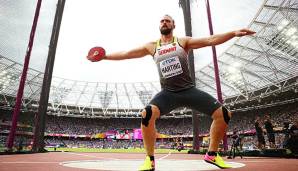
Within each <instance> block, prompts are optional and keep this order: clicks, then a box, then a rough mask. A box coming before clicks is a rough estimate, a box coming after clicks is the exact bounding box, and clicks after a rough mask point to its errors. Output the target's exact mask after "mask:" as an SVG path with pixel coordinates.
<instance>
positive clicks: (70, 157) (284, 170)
mask: <svg viewBox="0 0 298 171" xmlns="http://www.w3.org/2000/svg"><path fill="white" fill-rule="evenodd" d="M161 157H163V158H164V159H183V160H195V159H200V160H202V159H203V156H202V155H198V154H171V155H168V156H166V154H157V155H156V157H155V158H156V159H159V158H161ZM109 158H113V159H143V158H144V154H134V153H130V154H127V153H67V152H52V153H38V154H16V155H0V170H1V171H70V170H71V171H73V170H75V171H79V170H80V171H83V170H85V171H86V170H87V169H76V168H70V167H64V166H61V165H60V164H59V163H61V162H66V161H77V160H101V159H109ZM226 161H233V162H239V163H244V164H245V165H246V166H244V167H241V168H237V169H225V170H226V171H229V170H237V171H267V170H268V171H298V159H284V158H259V157H245V158H243V159H240V158H236V159H233V160H232V159H226ZM157 167H158V166H157ZM136 169H137V168H136ZM198 169H199V168H198ZM89 170H90V169H89Z"/></svg>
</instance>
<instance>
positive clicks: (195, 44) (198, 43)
mask: <svg viewBox="0 0 298 171" xmlns="http://www.w3.org/2000/svg"><path fill="white" fill-rule="evenodd" d="M255 33H256V32H254V31H252V30H249V29H240V30H236V31H231V32H227V33H223V34H216V35H212V36H210V37H206V38H192V37H187V38H186V39H185V48H186V49H188V50H190V49H198V48H202V47H206V46H215V45H219V44H222V43H224V42H226V41H228V40H230V39H232V38H234V37H242V36H247V35H252V34H255Z"/></svg>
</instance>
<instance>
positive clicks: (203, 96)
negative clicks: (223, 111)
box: [184, 87, 221, 115]
mask: <svg viewBox="0 0 298 171" xmlns="http://www.w3.org/2000/svg"><path fill="white" fill-rule="evenodd" d="M184 97H185V98H186V100H185V102H186V104H185V105H187V106H188V107H190V108H192V109H195V110H197V111H199V112H202V113H205V114H209V115H211V114H212V113H213V112H214V111H215V110H216V109H218V108H219V107H221V104H220V103H219V102H218V101H217V100H216V99H215V98H214V97H213V96H211V95H210V94H208V93H206V92H204V91H201V90H199V89H197V88H195V87H194V88H192V89H190V91H188V92H187V95H185V96H184Z"/></svg>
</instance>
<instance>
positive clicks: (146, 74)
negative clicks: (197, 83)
mask: <svg viewBox="0 0 298 171" xmlns="http://www.w3.org/2000/svg"><path fill="white" fill-rule="evenodd" d="M261 4H262V1H260V0H241V1H240V0H221V1H219V0H210V6H211V12H212V19H213V27H214V33H215V34H216V33H223V32H227V31H231V30H236V29H240V28H244V27H247V26H248V25H249V23H250V22H251V21H252V19H253V17H254V16H255V14H256V13H257V11H258V9H259V8H260V6H261ZM191 10H192V22H193V36H194V37H207V36H209V30H208V23H207V16H206V7H205V0H193V2H192V9H191ZM164 14H169V15H171V16H172V17H173V18H174V19H175V22H176V28H175V30H174V35H176V36H178V37H183V36H185V31H184V21H183V12H182V9H181V8H179V5H178V0H126V1H122V0H105V1H99V0H88V1H82V0H71V1H66V4H65V8H64V13H63V19H62V23H61V29H60V35H59V41H58V46H57V51H56V58H55V65H54V73H53V75H54V76H56V77H61V78H66V79H72V80H82V81H90V82H147V81H158V80H159V77H158V72H157V68H156V65H155V63H154V61H153V60H152V57H151V56H145V57H143V58H138V59H129V60H122V61H105V60H103V61H100V62H90V61H88V60H87V59H86V55H87V53H88V50H89V49H90V48H92V47H94V46H101V47H103V48H105V50H106V52H107V53H110V52H116V51H123V50H129V49H131V48H135V47H138V46H142V45H144V44H145V43H147V42H150V41H155V40H157V39H159V37H160V32H159V21H160V18H161V17H162V16H163V15H164ZM235 40H236V39H233V40H231V41H229V42H227V43H225V44H223V45H219V46H217V54H218V56H219V55H220V54H221V53H223V52H224V50H226V49H227V48H228V47H229V46H231V44H232V43H233V42H234V41H235ZM210 62H212V54H211V48H203V49H199V50H195V67H196V70H199V69H200V68H202V67H203V66H205V65H207V64H208V63H210Z"/></svg>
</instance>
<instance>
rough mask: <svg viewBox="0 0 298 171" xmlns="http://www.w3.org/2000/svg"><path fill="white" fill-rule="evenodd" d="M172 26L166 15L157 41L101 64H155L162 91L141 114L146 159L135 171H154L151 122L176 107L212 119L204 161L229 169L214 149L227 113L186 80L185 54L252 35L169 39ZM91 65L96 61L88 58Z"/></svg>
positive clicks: (234, 33) (110, 56) (108, 56)
mask: <svg viewBox="0 0 298 171" xmlns="http://www.w3.org/2000/svg"><path fill="white" fill-rule="evenodd" d="M174 28H175V22H174V20H173V18H172V17H171V16H169V15H164V16H163V17H162V18H161V20H160V25H159V29H160V33H161V36H160V39H158V40H157V41H153V42H149V43H147V44H145V45H143V46H140V47H138V48H135V49H132V50H129V51H122V52H116V53H111V54H106V55H105V56H104V57H103V59H105V60H124V59H131V58H140V57H143V56H146V55H151V56H152V57H153V60H154V61H155V63H156V65H157V68H158V72H159V76H160V83H161V88H162V90H161V91H160V92H159V93H158V94H157V95H155V96H154V97H153V99H152V100H151V101H150V103H149V104H148V106H146V107H145V108H144V110H143V111H142V113H141V114H142V121H141V129H142V134H143V141H144V147H145V150H146V159H145V162H144V164H143V165H142V166H140V168H139V170H142V171H144V170H155V162H154V145H155V141H156V130H155V120H156V119H157V118H159V117H160V115H164V114H167V113H169V112H171V111H172V110H174V109H175V108H178V107H189V108H191V109H195V110H197V111H199V112H202V113H205V114H209V115H211V116H212V119H213V122H212V124H211V128H210V139H211V140H210V145H209V149H208V152H207V153H206V155H205V157H204V160H205V161H206V162H208V163H211V164H214V165H216V166H218V167H219V168H230V166H229V165H227V164H225V162H224V161H223V159H222V158H221V157H220V156H219V154H218V152H217V151H218V145H219V143H220V141H221V140H222V139H223V136H224V134H225V131H226V129H227V126H228V123H229V120H230V118H231V115H232V114H231V112H229V111H228V110H227V109H226V108H225V107H224V106H222V104H220V103H219V102H218V101H217V100H216V99H215V98H213V97H212V96H211V95H209V94H207V93H205V92H203V91H201V90H199V89H197V88H196V87H195V84H194V82H193V80H192V79H191V76H190V71H189V65H188V52H189V51H190V50H192V49H198V48H202V47H206V46H215V45H218V44H221V43H224V42H226V41H228V40H230V39H232V38H233V37H241V36H246V35H252V34H254V33H255V32H254V31H251V30H248V29H241V30H237V31H231V32H227V33H223V34H217V35H213V36H210V37H207V38H193V37H181V38H177V37H175V36H173V30H174ZM88 59H89V60H90V61H92V62H95V61H98V60H94V59H93V58H91V57H88Z"/></svg>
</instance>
